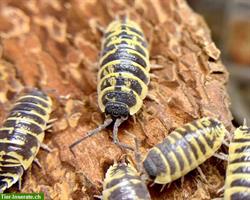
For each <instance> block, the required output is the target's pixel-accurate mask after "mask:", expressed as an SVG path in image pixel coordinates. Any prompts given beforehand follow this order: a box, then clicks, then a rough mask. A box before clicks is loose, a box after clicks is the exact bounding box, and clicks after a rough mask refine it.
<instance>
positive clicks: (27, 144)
mask: <svg viewBox="0 0 250 200" xmlns="http://www.w3.org/2000/svg"><path fill="white" fill-rule="evenodd" d="M51 106H52V102H51V99H50V98H49V97H48V96H47V95H46V94H45V93H43V92H42V91H39V90H37V89H32V90H29V91H28V92H25V93H24V94H23V95H22V96H20V97H19V98H18V99H17V101H16V102H15V104H14V105H13V108H12V109H11V111H10V112H9V115H8V116H7V119H6V120H5V122H4V123H3V126H2V128H0V192H3V191H4V190H6V189H7V188H9V187H11V186H12V185H13V184H15V183H16V182H17V181H18V180H20V179H21V176H22V174H23V171H24V170H26V169H27V168H28V167H29V166H30V165H31V163H32V161H33V160H34V158H35V156H36V154H37V152H38V150H39V148H40V144H41V143H42V141H43V138H44V131H45V129H46V124H47V122H48V120H49V115H50V112H51Z"/></svg>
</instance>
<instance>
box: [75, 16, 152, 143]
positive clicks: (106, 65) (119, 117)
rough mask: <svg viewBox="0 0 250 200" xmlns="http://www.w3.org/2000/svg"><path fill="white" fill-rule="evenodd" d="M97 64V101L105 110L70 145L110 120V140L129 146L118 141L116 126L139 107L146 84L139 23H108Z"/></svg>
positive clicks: (144, 51)
mask: <svg viewBox="0 0 250 200" xmlns="http://www.w3.org/2000/svg"><path fill="white" fill-rule="evenodd" d="M99 66H100V70H99V73H98V88H97V90H98V104H99V107H100V109H101V111H102V112H105V115H106V120H105V122H104V123H103V124H102V125H100V126H99V127H98V128H97V129H95V130H92V131H90V132H89V133H88V134H87V136H85V137H84V138H82V139H80V140H78V141H76V142H75V143H73V144H72V145H71V146H70V148H72V147H73V146H75V145H77V144H78V143H80V142H81V141H82V140H84V139H86V138H87V137H90V136H92V135H94V134H96V133H97V132H99V131H100V130H102V129H104V128H106V127H107V126H108V125H110V124H111V123H112V122H114V128H113V140H114V143H115V144H117V145H119V146H121V147H127V148H129V147H128V146H127V145H125V144H122V143H120V142H119V140H118V137H117V132H118V127H119V126H120V124H121V123H122V122H123V121H125V120H126V119H127V118H128V116H129V115H134V114H135V113H136V112H138V110H139V109H140V108H141V107H142V103H143V99H144V98H145V97H146V95H147V92H148V87H147V85H148V84H149V53H148V50H147V43H146V40H145V37H144V35H143V32H142V30H141V28H140V27H139V25H137V24H136V23H135V22H133V21H131V20H129V19H128V18H124V19H123V20H116V21H114V22H112V23H111V24H110V25H109V26H108V28H107V30H106V32H105V36H104V41H103V45H102V52H101V59H100V64H99Z"/></svg>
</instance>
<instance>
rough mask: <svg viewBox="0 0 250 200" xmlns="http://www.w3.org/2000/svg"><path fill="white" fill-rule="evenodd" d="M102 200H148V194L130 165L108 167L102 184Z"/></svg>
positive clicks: (116, 164) (138, 175) (120, 164)
mask: <svg viewBox="0 0 250 200" xmlns="http://www.w3.org/2000/svg"><path fill="white" fill-rule="evenodd" d="M102 199H103V200H120V199H123V200H132V199H133V200H150V199H151V198H150V194H149V192H148V190H147V187H146V185H145V183H144V182H143V180H142V179H141V177H140V174H139V173H138V172H137V170H136V169H135V168H134V167H133V166H132V165H131V164H130V163H128V164H127V163H125V162H123V163H115V164H114V165H112V166H110V167H109V169H108V171H107V173H106V175H105V179H104V183H103V193H102Z"/></svg>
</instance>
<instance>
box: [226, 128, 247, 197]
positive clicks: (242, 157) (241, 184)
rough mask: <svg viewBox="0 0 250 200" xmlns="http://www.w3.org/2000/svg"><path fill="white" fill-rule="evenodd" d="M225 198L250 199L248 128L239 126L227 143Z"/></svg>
mask: <svg viewBox="0 0 250 200" xmlns="http://www.w3.org/2000/svg"><path fill="white" fill-rule="evenodd" d="M224 199H225V200H247V199H250V128H249V127H247V126H246V125H243V126H240V127H239V128H237V129H236V131H235V132H234V136H233V139H232V141H231V143H230V145H229V156H228V166H227V173H226V181H225V191H224Z"/></svg>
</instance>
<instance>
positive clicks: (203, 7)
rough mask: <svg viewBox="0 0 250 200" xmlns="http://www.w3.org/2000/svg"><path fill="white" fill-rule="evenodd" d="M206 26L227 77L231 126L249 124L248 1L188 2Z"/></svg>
mask: <svg viewBox="0 0 250 200" xmlns="http://www.w3.org/2000/svg"><path fill="white" fill-rule="evenodd" d="M188 3H189V5H190V6H191V7H192V8H193V10H195V11H196V12H197V13H199V14H201V15H202V16H203V17H204V18H205V20H206V22H207V23H208V25H209V27H210V29H211V32H212V37H213V40H214V41H215V43H216V44H217V46H218V47H219V48H220V50H221V53H222V59H223V62H224V64H225V66H226V67H227V69H228V71H229V73H230V82H229V84H228V92H229V95H230V98H231V102H232V105H231V111H232V113H233V116H234V119H235V121H234V123H235V125H239V124H242V122H243V119H244V118H246V120H247V122H248V124H249V123H250V0H188Z"/></svg>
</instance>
